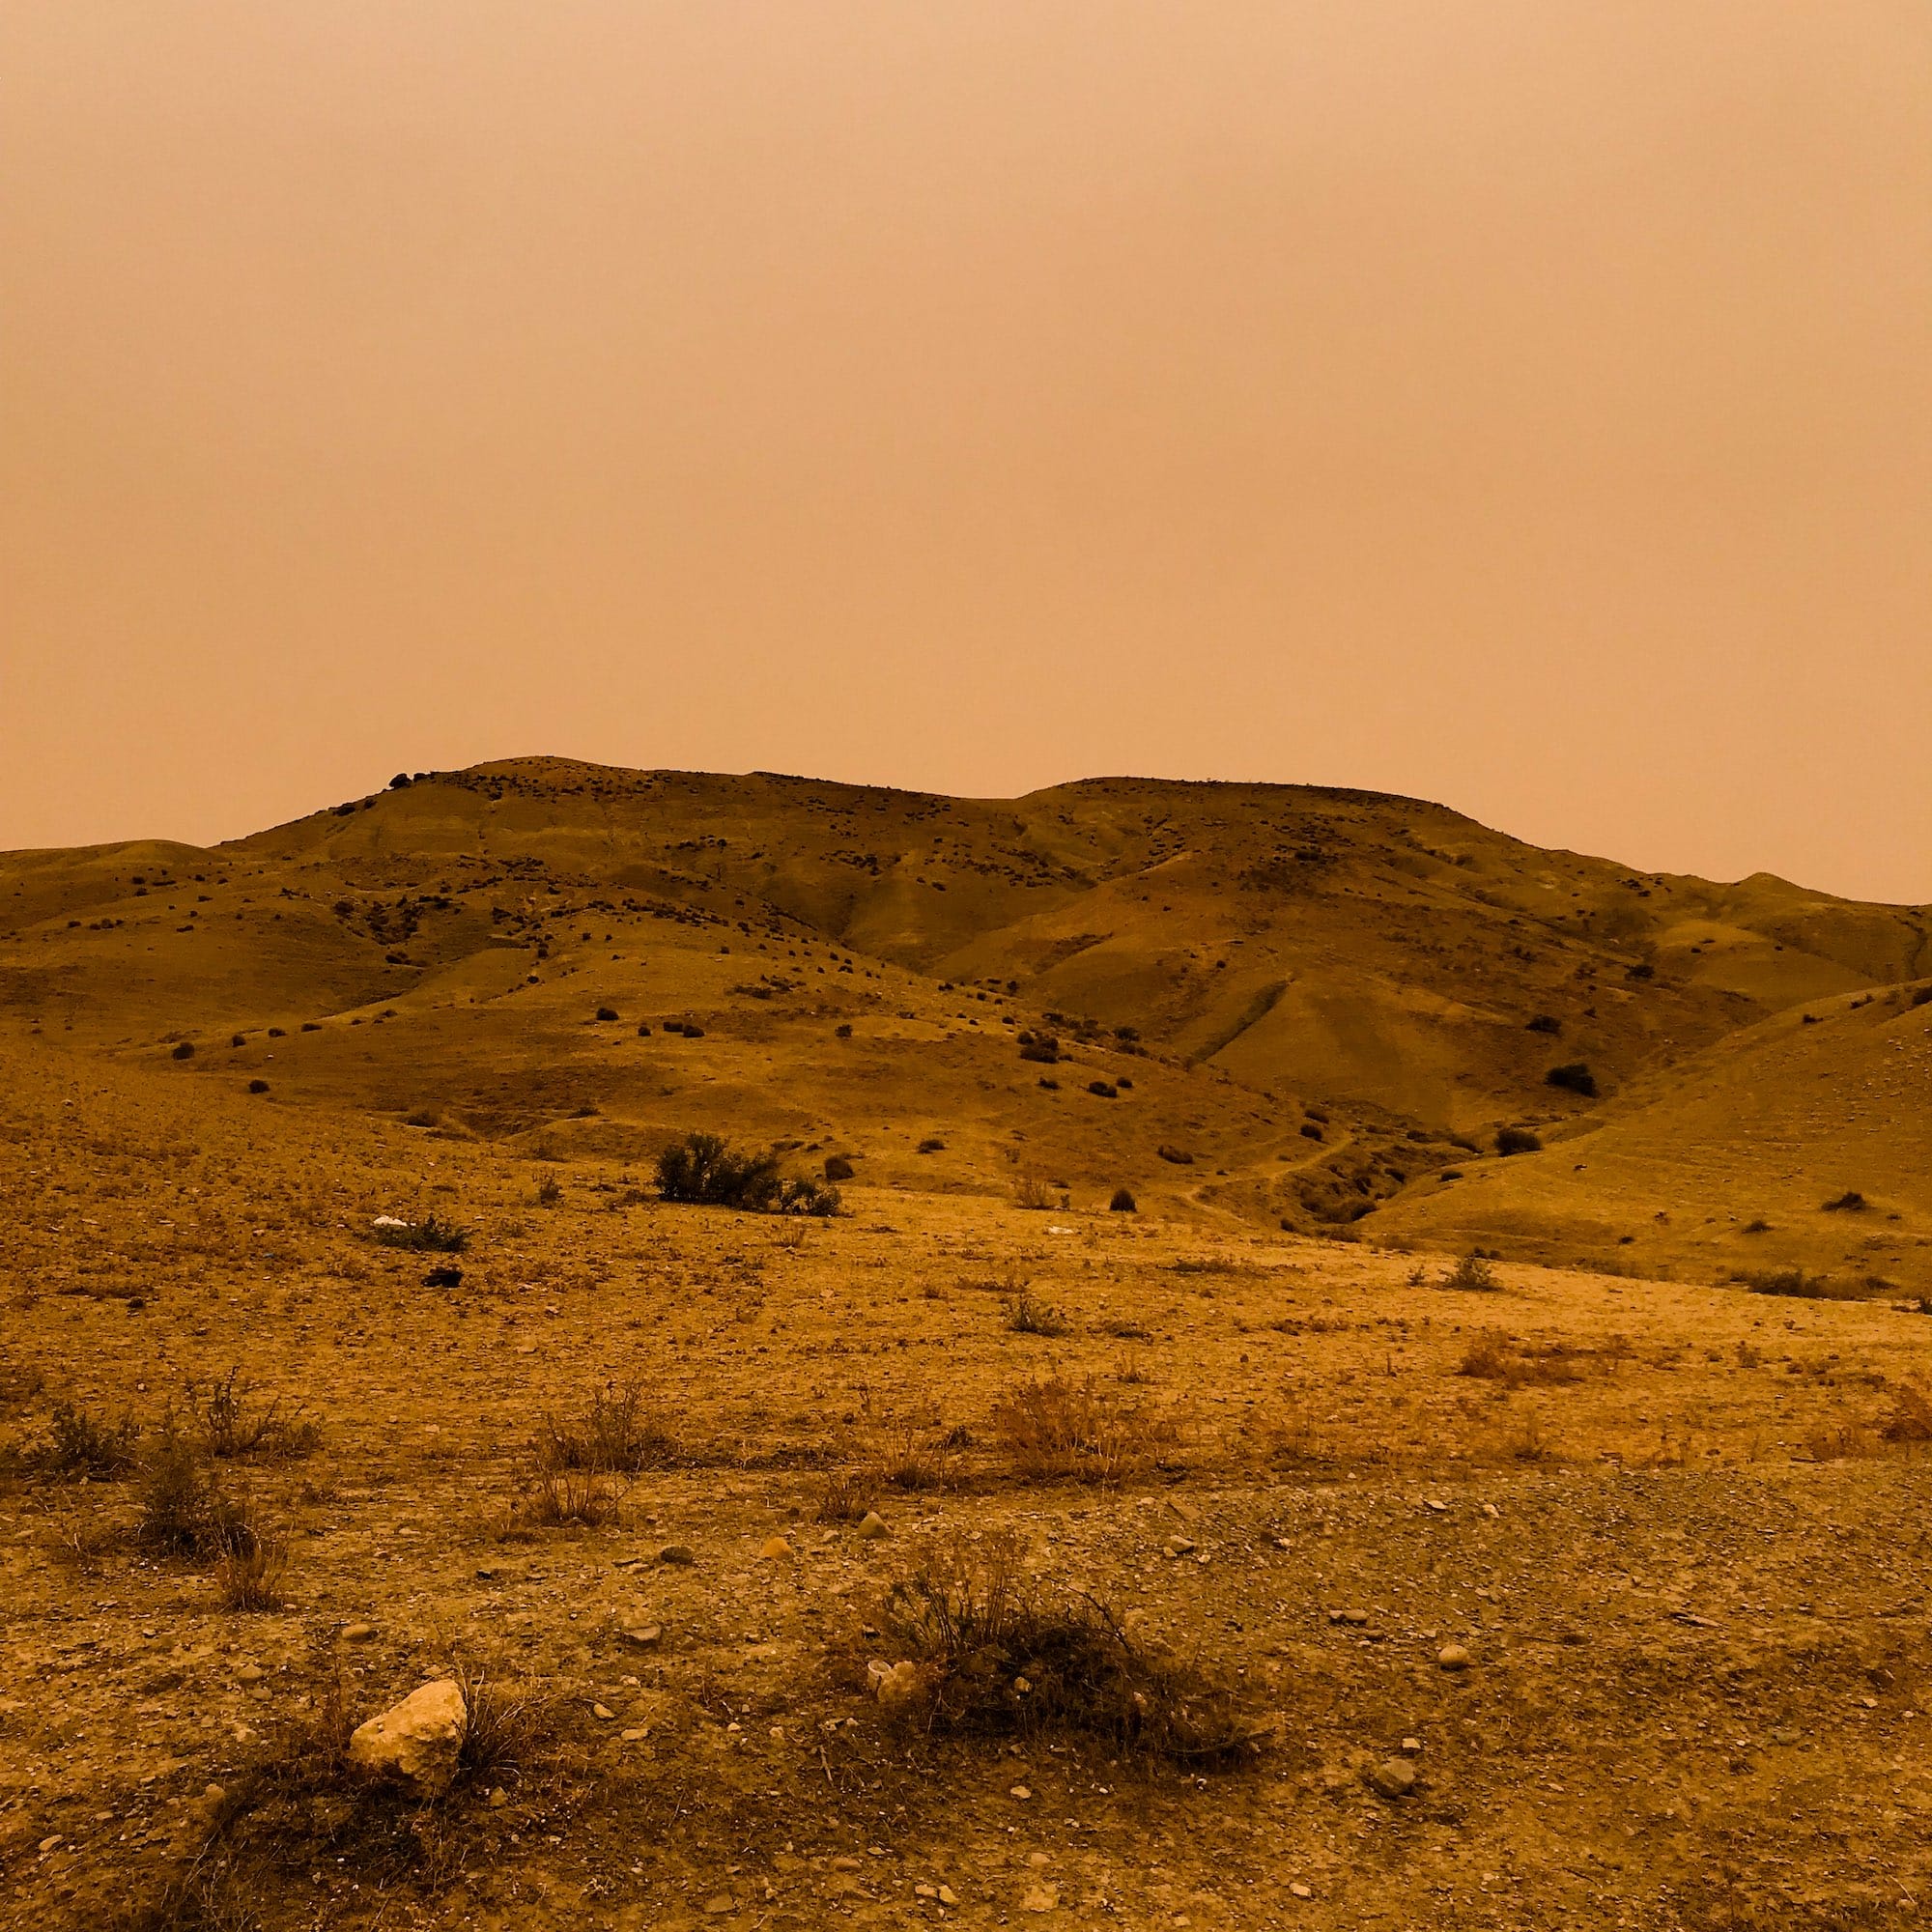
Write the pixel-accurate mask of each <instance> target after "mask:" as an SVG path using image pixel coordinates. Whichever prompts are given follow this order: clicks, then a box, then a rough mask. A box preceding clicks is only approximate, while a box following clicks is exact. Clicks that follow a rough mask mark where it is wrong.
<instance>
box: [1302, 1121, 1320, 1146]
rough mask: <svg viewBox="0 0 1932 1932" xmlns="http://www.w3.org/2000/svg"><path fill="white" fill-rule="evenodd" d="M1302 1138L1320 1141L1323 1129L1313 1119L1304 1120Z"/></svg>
mask: <svg viewBox="0 0 1932 1932" xmlns="http://www.w3.org/2000/svg"><path fill="white" fill-rule="evenodd" d="M1301 1138H1302V1139H1303V1140H1305V1141H1319V1140H1320V1139H1321V1128H1320V1127H1318V1126H1317V1125H1316V1124H1315V1122H1313V1121H1303V1122H1302V1123H1301Z"/></svg>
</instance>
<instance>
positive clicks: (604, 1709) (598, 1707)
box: [590, 1704, 617, 1724]
mask: <svg viewBox="0 0 1932 1932" xmlns="http://www.w3.org/2000/svg"><path fill="white" fill-rule="evenodd" d="M590 1715H591V1716H592V1717H593V1718H601V1719H603V1720H604V1722H605V1723H607V1724H608V1723H609V1722H610V1721H611V1719H612V1718H614V1717H615V1716H616V1715H617V1714H616V1712H615V1711H613V1710H611V1707H610V1705H609V1704H593V1705H591V1707H590Z"/></svg>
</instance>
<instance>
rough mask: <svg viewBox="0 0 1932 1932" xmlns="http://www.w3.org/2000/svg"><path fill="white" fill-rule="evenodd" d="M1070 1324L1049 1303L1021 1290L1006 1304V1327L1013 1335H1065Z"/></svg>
mask: <svg viewBox="0 0 1932 1932" xmlns="http://www.w3.org/2000/svg"><path fill="white" fill-rule="evenodd" d="M1072 1325H1073V1324H1072V1323H1071V1322H1070V1321H1067V1319H1066V1317H1065V1315H1064V1314H1062V1312H1061V1311H1060V1310H1059V1309H1058V1308H1057V1307H1056V1306H1055V1305H1054V1304H1053V1303H1052V1302H1050V1301H1047V1300H1044V1299H1042V1298H1041V1297H1040V1296H1039V1295H1037V1294H1035V1293H1033V1291H1032V1290H1031V1289H1028V1288H1021V1289H1020V1290H1019V1291H1018V1293H1015V1294H1014V1295H1013V1297H1012V1299H1011V1300H1010V1301H1009V1302H1008V1303H1007V1326H1008V1327H1009V1328H1010V1329H1011V1330H1012V1331H1013V1333H1014V1334H1015V1335H1048V1336H1058V1335H1065V1334H1066V1333H1068V1332H1069V1330H1070V1329H1071V1328H1072Z"/></svg>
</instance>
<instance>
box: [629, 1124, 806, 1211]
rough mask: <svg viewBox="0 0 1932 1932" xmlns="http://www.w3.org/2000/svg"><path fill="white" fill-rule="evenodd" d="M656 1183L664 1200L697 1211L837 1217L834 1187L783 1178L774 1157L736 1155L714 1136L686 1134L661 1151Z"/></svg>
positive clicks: (738, 1153) (775, 1155)
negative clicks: (737, 1211)
mask: <svg viewBox="0 0 1932 1932" xmlns="http://www.w3.org/2000/svg"><path fill="white" fill-rule="evenodd" d="M657 1180H658V1192H659V1193H660V1194H661V1195H662V1196H663V1197H664V1199H665V1200H667V1201H676V1202H684V1203H688V1204H692V1205H695V1206H698V1207H705V1208H740V1209H742V1210H744V1211H745V1212H747V1213H753V1214H813V1215H820V1216H825V1215H832V1214H836V1213H837V1212H838V1189H837V1188H836V1187H829V1186H827V1185H826V1184H825V1183H824V1182H823V1181H819V1180H814V1179H810V1177H805V1176H790V1177H787V1176H786V1175H785V1174H783V1173H782V1172H781V1168H780V1166H779V1156H778V1155H777V1153H776V1152H766V1153H744V1152H739V1151H735V1150H733V1149H732V1148H730V1147H728V1146H727V1145H726V1144H725V1142H724V1141H723V1140H721V1139H720V1138H719V1137H718V1136H717V1135H716V1134H687V1135H686V1136H685V1137H684V1139H683V1140H681V1141H675V1142H673V1143H672V1144H671V1145H670V1146H669V1147H668V1148H666V1149H665V1150H664V1151H662V1152H661V1153H660V1154H659V1155H658V1161H657Z"/></svg>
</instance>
